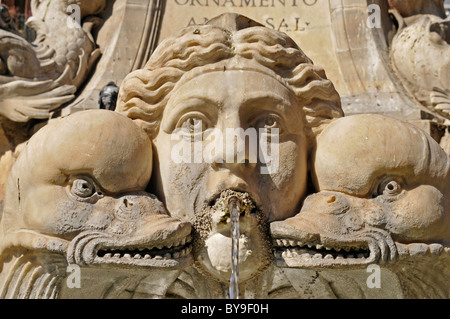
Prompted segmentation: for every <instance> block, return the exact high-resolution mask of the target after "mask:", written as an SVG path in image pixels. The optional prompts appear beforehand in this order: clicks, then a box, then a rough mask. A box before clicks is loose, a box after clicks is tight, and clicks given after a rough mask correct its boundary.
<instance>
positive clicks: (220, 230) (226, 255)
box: [194, 190, 273, 282]
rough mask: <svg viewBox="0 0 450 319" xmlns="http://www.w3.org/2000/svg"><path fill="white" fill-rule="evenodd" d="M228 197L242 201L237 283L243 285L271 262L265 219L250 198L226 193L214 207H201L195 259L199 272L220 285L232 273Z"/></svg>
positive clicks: (242, 194) (196, 228)
mask: <svg viewBox="0 0 450 319" xmlns="http://www.w3.org/2000/svg"><path fill="white" fill-rule="evenodd" d="M230 196H238V197H239V198H240V199H241V200H242V203H243V205H242V207H243V208H242V212H241V214H240V217H239V234H240V235H239V251H238V266H239V281H240V282H244V281H246V280H248V279H251V278H252V277H254V276H256V275H257V274H259V273H260V272H261V271H263V270H264V269H265V268H266V267H267V266H268V265H269V264H270V263H271V262H272V260H273V257H272V251H271V244H270V240H269V234H268V231H267V225H266V219H265V218H264V215H263V214H262V212H261V211H260V210H259V209H257V208H256V205H255V204H254V201H252V199H251V198H250V196H249V194H247V193H243V192H237V191H231V190H226V191H224V192H222V193H221V194H220V195H219V196H217V199H216V201H215V202H214V203H211V205H207V206H206V207H204V209H203V210H202V212H200V213H199V214H198V215H197V218H196V221H195V226H194V229H195V236H196V238H195V240H194V242H195V246H194V258H195V262H196V265H197V266H198V267H199V269H200V270H202V271H204V272H206V273H208V274H209V275H211V276H213V277H215V278H216V279H218V280H219V281H221V282H228V281H229V280H230V277H231V269H232V242H233V240H232V235H231V220H230V218H231V217H230V212H229V211H228V209H227V207H226V204H225V203H226V202H227V200H228V199H229V198H230Z"/></svg>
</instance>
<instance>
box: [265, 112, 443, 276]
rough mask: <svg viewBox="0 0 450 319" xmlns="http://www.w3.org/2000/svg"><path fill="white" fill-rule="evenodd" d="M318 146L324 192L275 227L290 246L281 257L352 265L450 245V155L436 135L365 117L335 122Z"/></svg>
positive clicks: (280, 241) (301, 263)
mask: <svg viewBox="0 0 450 319" xmlns="http://www.w3.org/2000/svg"><path fill="white" fill-rule="evenodd" d="M317 143H318V146H317V150H316V152H315V157H314V174H315V184H316V187H317V189H318V190H320V192H319V193H317V194H313V195H311V196H309V197H308V198H307V199H306V200H305V203H304V205H303V207H302V210H301V212H300V213H299V214H298V215H296V216H295V217H293V218H289V219H287V220H285V221H281V222H276V223H273V224H272V225H271V230H272V235H273V236H274V238H275V241H276V242H277V244H276V245H277V246H279V248H281V250H282V251H283V250H285V251H284V252H282V253H281V254H280V255H279V258H281V260H284V262H286V263H287V264H290V265H291V266H294V267H331V266H332V267H339V266H344V267H348V266H356V265H367V264H371V263H374V262H379V263H382V262H386V261H389V260H392V259H395V258H396V256H397V251H398V245H401V244H409V243H426V244H430V246H427V249H428V252H429V253H432V251H431V250H436V249H437V247H440V249H441V250H442V245H448V243H449V242H450V238H449V235H448V227H449V225H450V216H449V202H448V194H449V191H450V184H449V168H450V159H449V156H448V155H447V154H446V153H445V152H444V150H443V149H441V148H440V147H439V145H438V144H437V143H436V142H435V141H434V140H433V139H432V138H431V137H430V136H427V135H426V134H425V133H424V132H422V131H420V130H419V129H417V128H415V127H414V126H412V125H411V124H407V123H404V122H401V121H398V120H395V119H392V118H388V117H383V116H378V115H359V116H351V117H347V118H343V119H340V120H337V121H335V122H333V123H331V124H330V125H329V126H328V127H327V128H326V129H325V130H324V132H323V133H322V134H321V135H320V136H319V137H318V141H317ZM289 250H291V251H289ZM437 250H439V249H437ZM288 251H289V252H288Z"/></svg>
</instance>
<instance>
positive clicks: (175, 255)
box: [67, 232, 193, 269]
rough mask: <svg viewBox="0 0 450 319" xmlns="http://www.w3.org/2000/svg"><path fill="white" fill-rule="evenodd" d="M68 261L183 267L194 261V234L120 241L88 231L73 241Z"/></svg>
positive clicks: (88, 263)
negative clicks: (161, 238) (157, 239)
mask: <svg viewBox="0 0 450 319" xmlns="http://www.w3.org/2000/svg"><path fill="white" fill-rule="evenodd" d="M67 255H68V261H69V262H70V263H75V264H78V265H93V266H95V265H99V266H102V265H113V266H117V267H130V266H137V267H143V268H166V269H167V268H173V269H176V268H180V267H185V266H188V265H189V264H191V263H192V262H193V256H192V236H191V235H190V234H187V235H184V236H180V235H178V236H174V238H171V239H170V240H169V239H166V240H165V241H162V242H155V241H152V240H146V239H145V238H135V239H131V240H130V239H128V240H126V239H122V240H118V239H117V238H115V237H114V236H111V235H108V234H104V233H98V232H85V233H82V234H80V235H79V236H77V237H76V238H75V239H74V240H72V241H71V243H70V245H69V249H68V254H67Z"/></svg>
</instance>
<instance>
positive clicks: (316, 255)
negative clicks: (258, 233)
mask: <svg viewBox="0 0 450 319" xmlns="http://www.w3.org/2000/svg"><path fill="white" fill-rule="evenodd" d="M371 246H373V245H371V243H370V242H365V241H358V242H348V243H345V242H339V243H338V242H329V243H325V242H308V241H301V240H296V239H287V238H283V239H281V238H276V239H274V240H273V247H274V255H275V262H276V264H277V265H278V266H280V267H295V268H313V267H314V268H315V267H323V268H328V267H339V266H349V265H367V264H369V263H372V262H373V261H374V260H376V255H377V254H376V253H375V252H373V249H371Z"/></svg>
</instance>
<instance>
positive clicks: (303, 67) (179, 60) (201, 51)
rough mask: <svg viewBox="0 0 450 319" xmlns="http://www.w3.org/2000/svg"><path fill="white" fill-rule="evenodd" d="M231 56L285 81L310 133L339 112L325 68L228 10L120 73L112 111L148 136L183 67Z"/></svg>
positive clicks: (222, 63)
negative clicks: (124, 74)
mask: <svg viewBox="0 0 450 319" xmlns="http://www.w3.org/2000/svg"><path fill="white" fill-rule="evenodd" d="M233 59H241V60H244V63H234V65H235V66H234V68H235V69H236V68H237V69H241V70H247V69H252V68H253V69H254V68H255V66H256V68H257V70H258V71H261V72H263V73H268V74H270V75H272V76H273V77H275V78H277V79H278V80H279V81H280V82H282V83H284V84H285V86H286V87H287V88H288V89H290V90H291V91H292V92H293V93H294V95H295V96H296V98H297V101H298V102H299V105H301V106H302V108H303V111H304V116H305V123H306V127H307V133H309V135H311V134H313V135H317V134H318V132H319V131H320V130H321V127H322V126H323V124H326V123H328V122H329V121H330V120H331V119H333V118H337V117H341V116H343V111H342V108H341V102H340V97H339V94H338V93H337V91H336V90H335V88H334V85H333V84H332V83H331V81H329V80H328V79H327V78H326V75H325V72H324V70H323V69H322V68H320V67H317V66H315V65H313V63H312V61H311V60H310V59H309V58H308V57H307V56H306V55H305V54H304V53H303V51H302V50H300V49H299V47H298V46H297V45H296V44H295V42H294V41H293V40H292V39H291V38H290V37H288V36H287V35H286V34H284V33H282V32H278V31H275V30H272V29H269V28H266V27H264V26H262V25H260V24H258V23H256V22H254V21H252V20H250V19H248V18H246V17H244V16H240V15H233V14H223V15H221V16H219V17H216V18H214V19H212V20H210V21H209V22H208V23H207V24H205V25H201V26H191V27H187V28H184V29H182V30H181V31H180V32H179V33H178V34H176V35H175V36H173V37H170V38H167V39H166V40H164V41H163V42H161V44H160V45H159V46H158V47H157V49H156V50H155V51H154V53H153V54H152V56H151V57H150V59H149V61H148V62H147V64H146V66H145V67H144V69H141V70H137V71H134V72H132V73H130V74H129V75H128V76H127V77H126V78H125V80H124V82H123V83H122V86H121V89H120V92H119V97H118V105H117V108H116V111H117V112H120V113H123V114H125V115H126V116H128V117H129V118H131V119H133V120H135V121H136V122H137V123H138V125H140V126H141V127H142V128H143V129H144V130H146V131H147V133H148V134H149V136H150V137H151V138H152V139H153V138H154V137H156V135H157V133H158V130H159V125H160V121H161V117H162V113H163V110H164V107H165V106H166V104H167V101H168V100H169V98H170V96H171V92H172V90H173V89H174V87H175V85H176V84H177V83H178V82H179V81H180V79H181V78H182V77H183V76H184V75H185V74H187V73H191V72H199V73H201V72H203V70H205V69H210V70H211V69H213V68H214V67H216V70H218V69H220V68H224V67H226V66H227V65H228V64H227V63H229V64H230V65H231V64H233V63H232V61H233ZM236 65H237V67H236Z"/></svg>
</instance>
